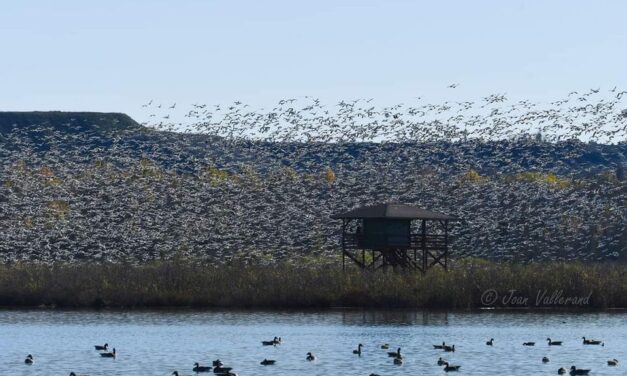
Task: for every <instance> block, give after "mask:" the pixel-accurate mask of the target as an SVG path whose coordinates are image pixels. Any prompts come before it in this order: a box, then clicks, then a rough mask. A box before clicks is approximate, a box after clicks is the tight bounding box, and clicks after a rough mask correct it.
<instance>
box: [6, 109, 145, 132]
mask: <svg viewBox="0 0 627 376" xmlns="http://www.w3.org/2000/svg"><path fill="white" fill-rule="evenodd" d="M32 127H37V128H40V127H45V128H50V129H54V130H56V131H60V132H67V133H77V132H82V131H86V130H91V131H99V132H109V131H119V130H124V129H126V130H129V129H138V128H139V127H140V125H139V124H137V122H136V121H135V120H133V119H132V118H131V117H130V116H128V115H126V114H122V113H104V112H62V111H31V112H28V111H25V112H19V111H11V112H8V111H0V133H9V132H11V131H12V130H13V129H14V128H22V129H23V128H32Z"/></svg>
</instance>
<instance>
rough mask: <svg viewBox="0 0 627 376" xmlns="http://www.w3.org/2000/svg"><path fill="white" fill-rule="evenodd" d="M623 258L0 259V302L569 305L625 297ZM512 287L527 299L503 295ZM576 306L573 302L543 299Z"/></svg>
mask: <svg viewBox="0 0 627 376" xmlns="http://www.w3.org/2000/svg"><path fill="white" fill-rule="evenodd" d="M626 271H627V267H626V266H625V265H623V264H580V263H551V264H527V265H517V264H494V263H488V262H485V261H482V260H470V261H465V262H463V263H457V265H455V266H454V267H453V268H452V269H451V270H450V271H449V272H446V271H444V270H442V269H437V268H436V269H433V270H430V271H429V272H428V273H427V274H425V275H422V274H420V273H400V272H393V271H391V270H389V271H386V272H383V271H379V272H376V273H372V272H363V271H361V270H355V269H350V270H347V271H346V272H342V271H341V270H339V269H338V267H337V265H332V266H331V265H329V266H320V265H319V266H317V267H314V266H308V267H302V266H294V265H292V264H289V263H284V264H281V265H273V266H267V267H263V266H244V265H236V264H231V265H227V266H222V267H210V266H203V265H198V264H192V263H187V262H185V261H181V260H175V261H169V262H155V263H151V264H147V265H143V266H130V265H125V264H67V265H59V264H56V265H54V266H44V265H40V264H27V263H21V264H15V265H2V266H0V305H3V306H14V307H15V306H48V307H72V308H81V307H96V308H98V307H125V308H147V307H206V308H212V307H221V308H328V307H362V308H384V307H385V308H390V307H395V308H430V309H478V308H482V307H484V306H485V305H484V304H482V295H483V294H484V292H485V291H487V290H490V289H494V290H496V291H497V292H498V294H499V299H498V300H497V302H496V303H495V304H494V306H506V307H521V306H527V307H529V308H534V307H536V306H537V305H536V299H537V297H538V294H540V293H542V292H544V293H545V295H546V297H550V296H551V295H554V294H555V293H559V294H560V296H561V297H564V298H567V297H587V296H589V297H590V298H589V301H588V302H587V303H586V304H582V305H577V306H575V308H583V309H608V308H625V307H627V273H626ZM512 290H515V291H516V292H515V293H514V295H515V296H517V297H527V298H528V304H526V305H525V304H519V303H518V304H513V303H510V302H507V303H506V304H503V297H505V296H507V295H508V294H510V291H512ZM547 306H550V307H557V308H573V305H572V304H570V305H569V304H541V305H540V307H547Z"/></svg>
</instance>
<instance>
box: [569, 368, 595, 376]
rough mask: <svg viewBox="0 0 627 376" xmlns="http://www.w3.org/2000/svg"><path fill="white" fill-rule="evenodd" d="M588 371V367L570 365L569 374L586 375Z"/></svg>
mask: <svg viewBox="0 0 627 376" xmlns="http://www.w3.org/2000/svg"><path fill="white" fill-rule="evenodd" d="M589 373H590V370H589V369H579V368H577V367H575V366H572V367H570V374H571V375H587V374H589Z"/></svg>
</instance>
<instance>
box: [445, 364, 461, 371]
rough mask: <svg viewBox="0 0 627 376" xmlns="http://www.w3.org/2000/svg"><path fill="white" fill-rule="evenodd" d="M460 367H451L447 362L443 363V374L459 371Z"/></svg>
mask: <svg viewBox="0 0 627 376" xmlns="http://www.w3.org/2000/svg"><path fill="white" fill-rule="evenodd" d="M460 368H461V366H452V365H450V364H449V363H448V362H444V372H451V371H459V369H460Z"/></svg>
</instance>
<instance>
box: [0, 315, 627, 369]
mask: <svg viewBox="0 0 627 376" xmlns="http://www.w3.org/2000/svg"><path fill="white" fill-rule="evenodd" d="M274 336H280V337H282V339H283V343H282V344H281V345H280V346H277V347H272V346H262V345H261V341H262V340H271V339H272V338H273V337H274ZM582 336H586V337H588V338H594V339H601V340H604V341H605V346H603V347H601V346H584V345H583V344H582V340H581V337H582ZM547 337H551V338H552V339H553V340H561V341H564V344H563V346H551V347H549V346H548V345H547V343H546V338H547ZM490 338H494V346H493V347H489V346H486V344H485V342H486V341H487V340H489V339H490ZM442 341H446V343H447V344H449V343H450V344H455V347H456V350H457V351H456V352H454V353H443V352H441V351H440V350H434V349H433V348H432V346H431V345H432V344H436V343H441V342H442ZM526 341H535V342H536V345H535V346H534V347H525V346H522V343H523V342H526ZM105 342H108V343H109V345H110V346H111V347H115V348H116V350H117V353H118V357H117V358H116V359H106V358H101V357H100V356H99V355H98V352H97V351H95V350H94V347H93V345H95V344H103V343H105ZM359 343H362V344H363V345H364V348H363V354H362V356H361V357H358V356H357V355H353V354H352V350H353V349H355V348H356V347H357V344H359ZM383 343H389V344H390V346H391V348H390V351H391V350H392V349H395V348H396V347H399V346H400V347H401V348H402V353H403V354H404V360H405V362H404V364H403V365H402V366H396V365H394V364H393V363H392V359H391V358H388V356H387V354H386V350H382V349H380V345H381V344H383ZM309 351H311V352H313V353H314V354H315V355H316V356H317V357H318V359H317V360H316V361H314V362H307V361H306V360H305V356H306V354H307V352H309ZM29 353H30V354H33V356H34V358H35V363H34V364H33V365H32V366H27V365H25V364H24V359H25V357H26V355H27V354H29ZM440 356H444V357H446V358H447V359H449V360H450V362H451V363H452V364H456V365H461V370H460V372H459V373H460V374H468V375H495V374H505V375H539V374H557V369H558V368H559V367H565V368H570V366H571V365H573V364H575V365H576V366H577V367H579V368H591V369H592V373H591V374H597V375H626V374H627V357H626V356H627V313H625V312H616V313H534V312H514V313H512V312H494V311H487V312H477V313H434V312H407V311H393V312H381V311H367V312H362V311H325V312H321V313H318V312H305V313H303V312H241V311H238V312H193V311H179V312H109V311H106V312H64V311H13V310H7V311H0V374H2V375H8V374H10V375H46V376H49V375H66V376H67V375H68V374H69V373H70V372H71V371H74V372H77V373H86V374H89V375H91V376H94V375H126V376H129V375H130V376H135V375H170V374H171V373H172V371H174V370H178V371H179V372H182V373H183V374H186V375H187V374H192V366H193V363H194V362H197V361H198V362H200V363H201V364H209V365H210V364H211V360H214V359H218V358H219V359H221V360H222V361H224V362H225V363H226V365H227V366H231V367H233V368H234V371H235V372H237V373H238V374H239V375H240V376H241V375H261V376H263V375H268V376H282V375H324V376H328V375H364V376H368V375H370V374H371V373H378V374H380V375H382V376H383V375H419V374H420V375H443V374H444V372H443V370H442V367H439V366H437V364H436V361H437V359H438V357H440ZM543 356H548V357H549V358H550V362H549V363H548V364H543V363H542V361H541V359H542V357H543ZM264 358H268V359H275V360H276V361H277V363H276V365H274V366H265V367H264V366H262V365H260V364H259V362H260V361H262V360H263V359H264ZM611 358H617V359H619V361H621V362H624V363H619V366H618V367H608V366H607V360H608V359H611ZM211 374H213V373H211Z"/></svg>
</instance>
